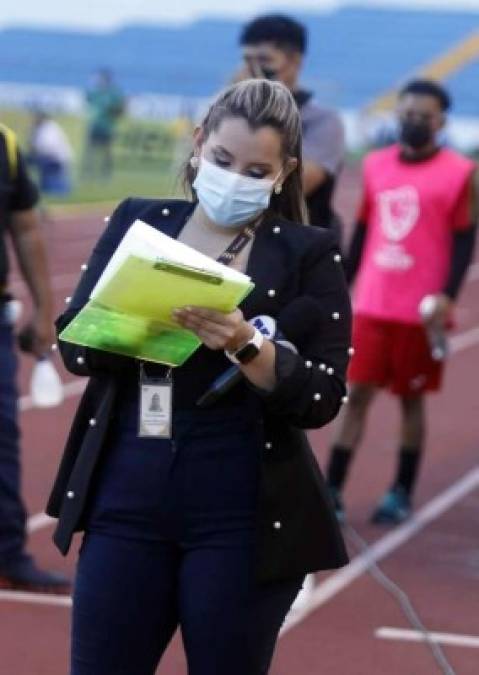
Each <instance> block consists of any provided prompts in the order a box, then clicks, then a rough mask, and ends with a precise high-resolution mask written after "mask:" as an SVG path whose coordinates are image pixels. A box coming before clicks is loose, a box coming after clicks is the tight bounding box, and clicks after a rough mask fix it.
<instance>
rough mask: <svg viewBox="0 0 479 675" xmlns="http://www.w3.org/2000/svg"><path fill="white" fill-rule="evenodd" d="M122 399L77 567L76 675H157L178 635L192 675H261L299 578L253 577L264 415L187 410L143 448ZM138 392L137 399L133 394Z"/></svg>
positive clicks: (132, 404)
mask: <svg viewBox="0 0 479 675" xmlns="http://www.w3.org/2000/svg"><path fill="white" fill-rule="evenodd" d="M133 390H134V391H133V394H132V398H130V399H128V391H122V396H121V400H120V401H119V403H118V406H117V409H116V418H115V419H114V420H113V421H112V427H113V428H112V434H111V437H110V441H109V443H108V444H107V447H105V449H104V458H103V461H102V465H101V467H100V469H99V472H98V474H97V477H96V482H97V489H96V493H95V494H94V495H93V497H92V501H91V505H90V509H89V513H88V515H87V518H86V520H87V522H86V530H87V533H86V535H85V538H84V542H83V546H82V549H81V553H80V559H79V563H78V569H77V578H76V585H75V594H74V609H73V639H72V670H71V675H153V673H154V672H155V669H156V666H157V665H158V663H159V661H160V659H161V656H162V654H163V652H164V650H165V648H166V646H167V645H168V643H169V641H170V639H171V637H172V635H173V633H174V632H175V630H176V628H177V627H178V626H179V627H180V629H181V633H182V637H183V642H184V646H185V652H186V657H187V660H188V673H189V675H264V674H265V673H267V672H268V667H269V663H270V660H271V657H272V653H273V650H274V645H275V642H276V638H277V635H278V631H279V629H280V627H281V624H282V623H283V620H284V617H285V615H286V613H287V612H288V609H289V608H290V606H291V604H292V602H293V600H294V598H295V597H296V595H297V593H298V591H299V589H300V587H301V584H302V578H301V579H294V580H291V581H286V582H281V583H270V584H259V583H258V582H257V581H256V579H255V555H256V553H255V552H256V547H255V538H256V504H257V496H258V479H259V467H260V453H261V451H262V448H263V440H264V439H263V438H262V428H261V425H260V424H259V423H258V421H257V420H258V416H257V414H256V413H255V411H252V412H248V411H247V406H243V408H242V409H241V410H237V409H234V410H229V411H216V410H213V411H184V412H180V413H177V414H176V415H175V418H174V437H175V442H174V443H173V442H171V441H169V440H154V439H139V438H138V437H137V433H136V428H137V421H138V410H137V403H138V402H137V400H136V399H137V396H136V391H137V387H134V388H133ZM130 393H131V392H130Z"/></svg>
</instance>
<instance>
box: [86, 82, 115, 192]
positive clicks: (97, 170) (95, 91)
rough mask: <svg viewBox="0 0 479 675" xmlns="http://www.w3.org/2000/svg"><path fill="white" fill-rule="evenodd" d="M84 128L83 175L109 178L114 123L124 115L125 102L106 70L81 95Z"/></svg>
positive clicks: (111, 167) (110, 173)
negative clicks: (84, 119) (83, 99)
mask: <svg viewBox="0 0 479 675" xmlns="http://www.w3.org/2000/svg"><path fill="white" fill-rule="evenodd" d="M85 99H86V103H87V114H88V128H87V139H86V148H85V158H84V163H83V175H84V177H85V178H86V179H87V180H88V179H89V178H95V177H99V178H102V179H104V180H108V179H109V178H111V175H112V173H113V152H112V151H113V141H114V139H115V131H116V127H117V125H118V122H119V120H120V118H121V116H122V115H123V113H124V111H125V99H124V97H123V94H122V92H121V91H120V89H119V87H118V86H117V85H116V84H115V82H114V80H113V76H112V74H111V72H110V71H109V70H105V69H104V70H100V71H98V73H96V74H95V75H94V77H93V83H92V87H91V88H90V89H89V90H88V91H87V92H86V95H85Z"/></svg>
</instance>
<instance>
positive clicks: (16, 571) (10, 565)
mask: <svg viewBox="0 0 479 675" xmlns="http://www.w3.org/2000/svg"><path fill="white" fill-rule="evenodd" d="M37 200H38V194H37V190H36V188H35V186H34V185H33V183H32V182H31V181H30V179H29V177H28V175H27V172H26V169H25V165H24V160H23V157H22V156H21V154H20V152H19V151H18V148H17V144H16V138H15V135H14V134H13V132H12V131H10V129H7V128H6V127H3V126H1V125H0V588H15V589H23V590H31V591H43V592H59V591H63V590H66V589H67V588H68V580H67V579H66V578H65V577H63V576H62V575H59V574H54V573H51V572H46V571H43V570H40V569H38V567H37V566H36V564H35V562H34V560H33V559H32V558H31V556H30V555H28V554H27V553H26V551H25V543H26V512H25V507H24V505H23V503H22V499H21V496H20V451H19V428H18V421H17V391H16V386H15V376H16V367H17V361H16V356H15V351H14V337H13V326H12V323H13V318H12V312H11V307H12V305H11V303H10V300H11V298H10V296H9V295H8V293H7V277H8V258H7V249H6V235H7V234H8V235H9V236H10V240H11V242H12V244H13V248H14V250H15V253H16V256H17V259H18V264H19V267H20V270H21V272H22V275H23V278H24V280H25V283H26V284H27V286H28V289H29V291H30V295H31V298H32V302H33V306H34V313H33V317H32V320H31V322H30V323H29V325H28V326H27V327H26V331H28V333H29V334H30V338H31V349H32V352H33V353H34V354H35V355H37V356H40V355H42V354H45V353H46V352H47V351H48V350H49V349H50V345H51V344H52V341H53V325H52V298H51V293H50V287H49V283H48V276H47V266H46V256H45V250H44V246H43V243H42V240H41V236H40V230H39V224H38V219H37V215H36V212H35V209H34V206H35V205H36V203H37Z"/></svg>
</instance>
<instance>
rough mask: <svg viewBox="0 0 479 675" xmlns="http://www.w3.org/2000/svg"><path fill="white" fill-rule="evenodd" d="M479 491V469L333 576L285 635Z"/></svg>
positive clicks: (294, 617)
mask: <svg viewBox="0 0 479 675" xmlns="http://www.w3.org/2000/svg"><path fill="white" fill-rule="evenodd" d="M478 488H479V467H476V468H474V469H472V470H471V471H469V472H468V473H466V474H465V475H464V476H463V477H462V478H461V479H460V480H458V481H457V482H456V483H453V484H452V485H450V486H449V487H448V488H446V489H445V490H444V491H443V492H441V493H440V494H439V495H437V496H436V497H434V498H433V499H431V501H429V502H427V503H426V504H425V505H424V506H423V507H422V508H420V509H419V510H418V511H417V512H416V513H415V514H414V515H413V517H412V518H411V519H410V520H408V521H407V522H406V523H404V524H403V525H400V526H399V527H397V528H395V529H394V530H392V531H391V532H389V533H388V534H386V535H385V536H384V537H381V538H380V539H379V540H378V541H376V542H374V543H373V544H371V545H370V546H369V548H368V550H367V551H364V552H363V553H360V554H359V555H357V556H356V557H355V558H353V559H352V560H351V562H350V563H349V564H348V565H346V567H343V568H342V569H340V570H338V571H337V572H333V574H331V575H330V576H329V577H328V578H327V579H326V580H325V581H323V582H322V583H320V584H319V586H317V587H316V588H315V589H314V590H313V591H312V593H311V594H310V597H309V601H306V602H305V601H303V603H302V604H301V606H300V607H299V608H298V610H297V611H295V612H292V613H291V614H290V615H289V616H288V618H287V620H286V623H285V625H284V626H283V629H282V633H285V632H287V631H288V630H291V628H293V627H294V626H296V625H297V624H298V623H301V621H304V619H306V617H307V616H309V614H311V613H312V612H313V611H314V610H316V609H318V607H321V605H324V604H325V603H326V602H328V601H329V600H331V599H332V598H334V596H335V595H337V594H338V593H340V592H341V591H343V590H344V589H345V588H346V587H347V586H349V585H350V584H351V583H352V582H353V581H355V580H356V579H357V578H358V577H360V576H361V575H362V574H364V572H367V570H368V569H369V568H370V567H371V565H372V564H373V563H377V562H379V561H380V560H383V559H384V558H386V557H387V556H389V555H390V554H391V553H392V552H393V551H395V550H396V549H398V548H399V547H400V546H402V545H403V544H405V543H406V542H407V541H409V540H410V539H412V537H414V536H415V535H416V534H417V533H418V532H420V531H421V530H423V529H424V528H425V527H426V526H427V525H429V524H430V523H432V522H433V521H434V520H437V519H438V518H439V517H440V516H441V515H442V514H443V513H445V512H446V511H447V510H448V509H450V508H451V507H452V506H454V504H456V503H457V502H459V501H460V500H461V499H464V497H466V496H467V495H468V494H469V493H471V492H473V491H474V490H476V489H478Z"/></svg>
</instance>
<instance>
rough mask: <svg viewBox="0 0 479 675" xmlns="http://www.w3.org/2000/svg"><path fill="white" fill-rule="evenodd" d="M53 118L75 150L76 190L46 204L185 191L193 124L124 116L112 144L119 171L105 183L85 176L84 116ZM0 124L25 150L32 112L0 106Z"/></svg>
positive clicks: (87, 201)
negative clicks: (185, 167) (183, 172)
mask: <svg viewBox="0 0 479 675" xmlns="http://www.w3.org/2000/svg"><path fill="white" fill-rule="evenodd" d="M55 119H56V120H57V121H58V122H59V123H60V124H61V126H62V128H63V130H64V131H65V133H66V134H67V136H68V138H69V140H70V142H71V144H72V146H73V149H74V155H75V165H74V188H73V190H72V192H71V194H70V195H68V196H67V197H65V198H58V197H56V198H54V199H52V198H47V199H46V202H47V203H49V204H86V203H95V202H114V201H118V200H120V199H123V198H125V197H127V196H130V195H135V196H140V197H160V198H161V197H165V196H172V195H181V194H182V189H181V181H180V180H179V178H178V177H179V173H180V170H181V165H182V163H183V162H184V161H185V160H186V158H187V155H188V152H189V146H190V141H189V139H190V137H191V136H190V133H191V128H190V127H189V125H188V123H187V122H186V121H182V120H179V121H178V122H174V123H173V122H171V123H166V122H150V121H148V122H145V121H138V120H132V119H129V118H125V119H123V120H121V122H120V123H119V125H118V130H117V138H116V141H115V144H114V158H115V170H114V173H113V176H112V178H111V180H108V181H101V180H98V179H91V178H88V177H82V175H81V174H82V172H81V166H82V161H83V154H84V139H85V132H86V129H85V120H84V119H82V118H80V117H74V116H67V115H61V116H58V117H56V118H55ZM0 122H2V123H4V124H6V125H7V126H9V127H10V128H11V129H13V130H14V131H15V132H16V134H17V135H18V139H19V141H20V145H21V146H22V148H24V149H26V148H27V146H28V136H29V128H30V124H31V115H30V114H29V113H28V112H27V111H25V110H11V109H8V110H7V109H0Z"/></svg>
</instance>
